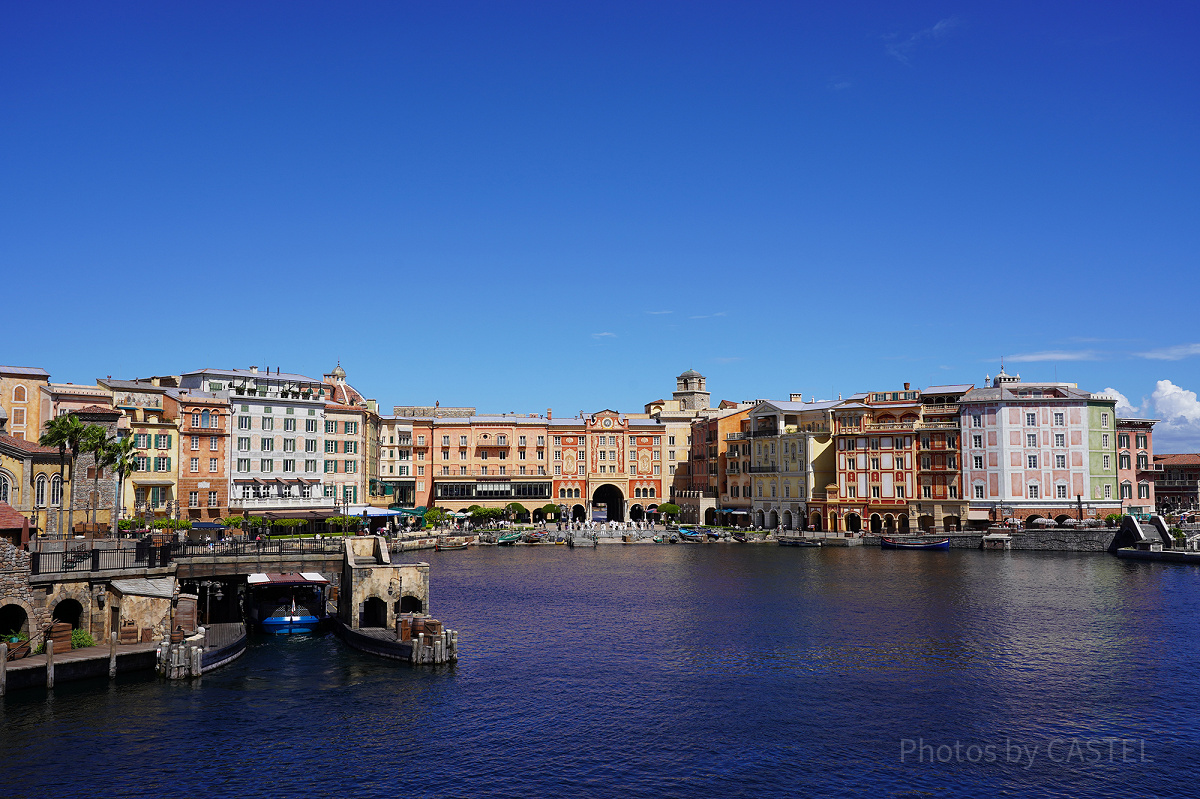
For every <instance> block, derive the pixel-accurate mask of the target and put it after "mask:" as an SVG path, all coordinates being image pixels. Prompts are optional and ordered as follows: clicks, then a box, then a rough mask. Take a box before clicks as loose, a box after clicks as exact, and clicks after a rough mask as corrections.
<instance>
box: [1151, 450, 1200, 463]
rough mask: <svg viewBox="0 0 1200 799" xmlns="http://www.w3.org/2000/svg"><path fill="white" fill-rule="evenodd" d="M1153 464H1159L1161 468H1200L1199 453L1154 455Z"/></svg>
mask: <svg viewBox="0 0 1200 799" xmlns="http://www.w3.org/2000/svg"><path fill="white" fill-rule="evenodd" d="M1154 462H1155V463H1161V464H1162V465H1163V466H1200V452H1193V453H1183V454H1179V455H1155V456H1154Z"/></svg>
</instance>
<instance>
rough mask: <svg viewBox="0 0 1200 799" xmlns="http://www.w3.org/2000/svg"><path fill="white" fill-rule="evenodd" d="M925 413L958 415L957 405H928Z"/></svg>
mask: <svg viewBox="0 0 1200 799" xmlns="http://www.w3.org/2000/svg"><path fill="white" fill-rule="evenodd" d="M924 408H925V413H958V406H957V405H926V406H924Z"/></svg>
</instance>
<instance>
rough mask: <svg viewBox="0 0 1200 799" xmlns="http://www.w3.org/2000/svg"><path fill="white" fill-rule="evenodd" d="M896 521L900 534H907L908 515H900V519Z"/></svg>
mask: <svg viewBox="0 0 1200 799" xmlns="http://www.w3.org/2000/svg"><path fill="white" fill-rule="evenodd" d="M897 521H898V523H899V525H900V532H901V533H907V532H908V514H907V513H901V514H900V518H899V519H898V520H897Z"/></svg>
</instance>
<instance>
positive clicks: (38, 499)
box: [33, 474, 46, 508]
mask: <svg viewBox="0 0 1200 799" xmlns="http://www.w3.org/2000/svg"><path fill="white" fill-rule="evenodd" d="M33 504H34V506H35V507H38V508H44V507H46V475H44V474H39V475H38V479H37V483H36V485H35V490H34V493H33Z"/></svg>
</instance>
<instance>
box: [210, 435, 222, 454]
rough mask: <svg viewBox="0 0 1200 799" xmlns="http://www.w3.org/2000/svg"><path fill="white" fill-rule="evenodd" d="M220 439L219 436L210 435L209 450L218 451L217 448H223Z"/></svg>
mask: <svg viewBox="0 0 1200 799" xmlns="http://www.w3.org/2000/svg"><path fill="white" fill-rule="evenodd" d="M220 440H221V439H220V438H218V437H217V436H209V437H208V451H209V452H216V451H217V450H219V449H220V448H221V445H220V443H219V442H220Z"/></svg>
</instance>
